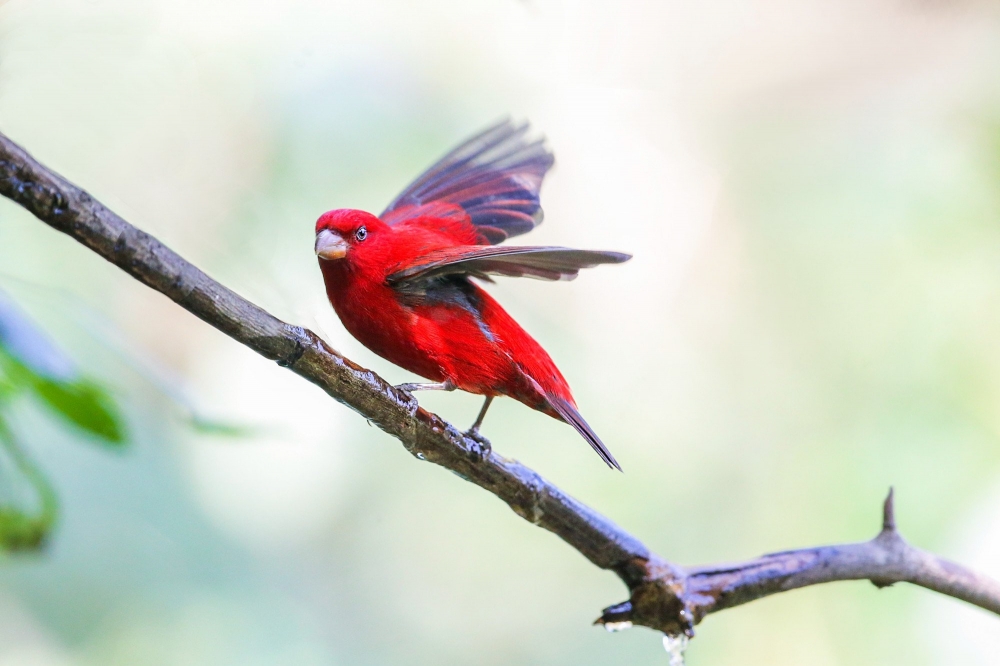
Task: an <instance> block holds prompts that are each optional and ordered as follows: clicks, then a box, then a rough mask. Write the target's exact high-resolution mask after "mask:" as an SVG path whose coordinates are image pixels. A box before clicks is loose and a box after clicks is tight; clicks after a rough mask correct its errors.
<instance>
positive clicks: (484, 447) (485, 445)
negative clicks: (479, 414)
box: [465, 428, 493, 463]
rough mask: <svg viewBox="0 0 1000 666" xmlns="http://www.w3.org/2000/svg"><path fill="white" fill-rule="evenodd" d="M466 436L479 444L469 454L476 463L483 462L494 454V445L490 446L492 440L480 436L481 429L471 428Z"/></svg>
mask: <svg viewBox="0 0 1000 666" xmlns="http://www.w3.org/2000/svg"><path fill="white" fill-rule="evenodd" d="M465 436H466V437H468V438H469V439H471V440H472V441H474V442H475V443H476V444H477V446H474V447H472V448H471V449H470V450H469V454H470V455H471V456H472V459H473V460H474V461H475V462H477V463H480V462H483V461H484V460H486V459H487V458H489V457H490V454H491V453H493V445H492V444H490V440H488V439H486V438H485V437H483V436H482V435H481V434H479V428H469V429H468V430H466V431H465Z"/></svg>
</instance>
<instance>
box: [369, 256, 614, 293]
mask: <svg viewBox="0 0 1000 666" xmlns="http://www.w3.org/2000/svg"><path fill="white" fill-rule="evenodd" d="M631 258H632V255H629V254H623V253H621V252H604V251H596V250H574V249H572V248H568V247H483V246H481V245H460V246H456V247H449V248H445V249H443V250H435V251H433V252H428V253H427V254H425V255H422V256H419V257H416V258H415V259H414V260H413V261H411V262H409V263H407V264H406V265H405V266H400V267H399V268H398V269H397V270H396V271H395V272H393V273H392V274H391V275H389V277H388V278H387V281H388V282H389V284H390V285H391V286H393V287H395V288H397V289H400V290H403V291H407V290H410V289H411V288H414V287H416V288H418V289H419V287H420V285H422V284H427V283H429V282H430V281H432V280H434V279H435V278H440V277H443V276H446V275H471V276H474V277H479V278H486V279H488V278H489V276H490V275H506V276H509V277H533V278H539V279H542V280H572V279H573V278H575V277H576V276H577V274H578V273H579V272H580V269H581V268H592V267H593V266H597V265H599V264H620V263H622V262H623V261H628V260H629V259H631Z"/></svg>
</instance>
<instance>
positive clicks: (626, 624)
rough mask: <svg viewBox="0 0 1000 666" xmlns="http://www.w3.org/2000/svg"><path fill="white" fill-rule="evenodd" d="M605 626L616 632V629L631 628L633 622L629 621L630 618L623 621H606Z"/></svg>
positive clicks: (609, 630)
mask: <svg viewBox="0 0 1000 666" xmlns="http://www.w3.org/2000/svg"><path fill="white" fill-rule="evenodd" d="M604 628H605V629H607V630H608V632H610V633H614V632H616V631H625V630H626V629H631V628H632V623H631V622H629V621H628V620H623V621H621V622H605V623H604Z"/></svg>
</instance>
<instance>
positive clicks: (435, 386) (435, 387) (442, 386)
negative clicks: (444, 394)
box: [396, 379, 458, 393]
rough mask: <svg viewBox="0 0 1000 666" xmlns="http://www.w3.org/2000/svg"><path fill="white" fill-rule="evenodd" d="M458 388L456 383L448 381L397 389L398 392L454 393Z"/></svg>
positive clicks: (401, 385) (399, 386)
mask: <svg viewBox="0 0 1000 666" xmlns="http://www.w3.org/2000/svg"><path fill="white" fill-rule="evenodd" d="M457 388H458V387H457V386H455V382H453V381H451V380H450V379H446V380H444V381H443V382H434V383H432V384H419V383H417V384H400V385H398V386H397V387H396V390H398V391H406V392H407V393H412V392H413V391H454V390H455V389H457Z"/></svg>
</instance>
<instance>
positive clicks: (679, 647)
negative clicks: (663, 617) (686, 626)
mask: <svg viewBox="0 0 1000 666" xmlns="http://www.w3.org/2000/svg"><path fill="white" fill-rule="evenodd" d="M687 646H688V637H687V636H685V635H684V634H678V635H677V636H671V635H670V634H664V635H663V649H664V650H666V651H667V655H669V656H670V666H684V651H685V650H687Z"/></svg>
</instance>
